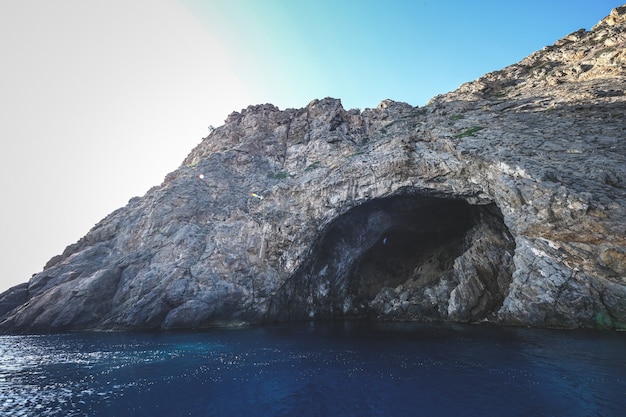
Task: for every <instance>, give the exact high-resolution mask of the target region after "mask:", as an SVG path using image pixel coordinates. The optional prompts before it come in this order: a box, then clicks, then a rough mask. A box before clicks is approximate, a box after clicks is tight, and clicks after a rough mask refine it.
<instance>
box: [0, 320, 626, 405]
mask: <svg viewBox="0 0 626 417" xmlns="http://www.w3.org/2000/svg"><path fill="white" fill-rule="evenodd" d="M625 354H626V333H611V332H596V331H578V330H576V331H571V330H536V329H525V328H502V327H494V326H487V325H475V326H471V325H442V324H406V323H404V324H397V323H396V324H394V323H387V324H371V323H362V322H326V323H297V324H281V325H271V326H259V327H249V328H242V329H212V330H206V331H202V332H166V333H68V334H58V335H43V336H0V416H3V417H4V416H29V417H30V416H63V417H66V416H120V417H130V416H149V417H159V416H164V417H165V416H167V417H176V416H299V417H305V416H325V417H326V416H342V417H345V416H360V417H363V416H481V417H484V416H569V417H572V416H585V417H588V416H624V415H626V357H625V356H626V355H625Z"/></svg>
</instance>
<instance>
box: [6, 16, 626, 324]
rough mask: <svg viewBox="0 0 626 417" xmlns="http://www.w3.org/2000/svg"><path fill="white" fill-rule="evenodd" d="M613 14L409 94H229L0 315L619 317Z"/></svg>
mask: <svg viewBox="0 0 626 417" xmlns="http://www.w3.org/2000/svg"><path fill="white" fill-rule="evenodd" d="M625 14H626V8H619V9H616V10H614V11H613V12H611V15H610V16H609V17H608V18H607V19H604V20H603V21H601V22H600V23H599V24H598V25H596V26H595V27H594V28H593V29H592V30H591V31H589V32H585V31H578V32H575V33H573V34H571V35H568V36H567V37H565V38H563V39H561V40H559V41H558V42H557V43H556V44H555V45H553V46H550V47H546V48H544V49H543V50H541V51H538V52H536V53H534V54H532V55H530V56H529V57H527V58H526V59H524V60H523V61H521V62H520V63H518V64H515V65H512V66H510V67H507V68H504V69H503V70H501V71H497V72H494V73H490V74H487V75H485V76H483V77H481V78H480V79H478V80H476V81H474V82H472V83H467V84H464V85H463V86H461V87H460V88H459V89H458V90H456V91H454V92H452V93H448V94H445V95H441V96H437V97H435V98H434V99H433V100H431V102H430V103H429V104H428V105H427V106H425V107H422V108H417V107H412V106H410V105H408V104H405V103H398V102H394V101H392V100H385V101H383V102H382V103H381V104H380V105H379V106H378V107H377V108H375V109H365V110H362V111H361V110H358V109H353V110H346V109H344V108H343V107H342V106H341V102H340V101H339V100H335V99H323V100H314V101H312V102H311V103H310V104H309V105H308V106H306V107H304V108H302V109H287V110H282V111H281V110H279V109H278V108H276V107H275V106H272V105H259V106H251V107H248V108H247V109H245V110H242V111H241V112H234V113H232V114H231V115H230V116H229V117H228V119H227V120H226V123H225V124H224V125H223V126H221V127H219V128H217V129H215V130H214V131H213V132H211V134H210V135H209V136H208V137H207V138H205V139H204V140H203V141H202V142H201V143H200V144H199V145H198V146H197V147H196V148H195V149H194V150H193V151H192V152H191V153H190V154H189V156H188V157H187V158H186V160H185V161H184V162H183V164H182V165H181V167H180V168H179V169H177V170H176V171H174V172H172V173H171V174H169V175H168V176H167V177H166V178H165V181H164V182H163V183H162V184H161V185H159V186H157V187H154V188H152V189H151V190H149V191H148V192H147V193H146V195H145V196H143V197H140V198H134V199H132V200H131V201H129V203H128V205H127V206H125V207H123V208H121V209H119V210H117V211H115V212H113V213H111V214H110V215H109V216H107V217H106V218H105V219H103V220H102V221H101V222H100V223H98V224H97V225H96V226H94V228H93V229H92V230H90V231H89V232H88V233H87V234H86V235H85V236H84V237H83V238H82V239H81V240H79V241H78V242H77V243H75V244H72V245H70V246H68V247H67V248H66V250H65V251H64V252H63V253H62V254H60V255H58V256H55V257H53V258H52V259H51V260H50V261H49V262H48V264H47V265H46V266H45V268H44V270H43V271H42V272H40V273H39V274H37V275H35V276H34V277H32V279H31V280H30V281H29V283H28V285H22V286H19V287H16V288H14V289H12V290H10V291H8V292H6V293H4V294H2V295H0V330H2V331H4V332H40V331H60V330H69V329H145V328H194V327H207V326H216V325H239V324H244V323H258V322H267V321H275V320H293V319H309V318H316V319H317V318H345V317H349V318H367V319H373V320H443V321H455V322H458V321H460V322H476V321H490V322H494V323H504V324H514V325H528V326H557V327H603V328H622V327H624V326H625V323H626V209H625V206H626V204H625V202H626V191H625V190H626V183H625V180H624V179H625V178H626V141H624V137H625V134H626V130H625V129H626V125H625V123H624V120H626V103H625V101H626V98H625V97H626V96H625V91H624V86H625V85H626V53H625V52H624V51H626V31H625V30H624V26H625V24H626V23H625V19H624V16H625Z"/></svg>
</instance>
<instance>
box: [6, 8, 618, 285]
mask: <svg viewBox="0 0 626 417" xmlns="http://www.w3.org/2000/svg"><path fill="white" fill-rule="evenodd" d="M619 5H620V2H619V1H608V0H586V1H580V0H579V1H575V0H570V1H564V0H544V1H535V0H525V1H523V2H519V1H518V2H506V1H488V0H476V1H469V0H468V1H465V0H463V1H428V0H427V1H423V0H422V1H393V0H388V1H382V0H379V1H370V0H358V1H357V0H335V1H329V0H317V1H299V0H229V1H226V0H223V1H206V0H204V1H202V0H160V1H157V0H108V1H83V0H55V1H48V0H2V1H0V51H2V60H3V65H2V66H0V91H2V94H1V95H0V114H1V116H0V117H2V120H1V123H0V135H1V136H2V141H1V142H0V169H1V170H2V171H1V172H0V174H1V175H0V187H2V190H3V198H2V205H0V251H1V252H2V262H1V263H0V291H2V290H4V289H6V288H8V287H9V286H12V285H15V284H18V283H20V282H25V281H27V280H28V279H29V278H30V276H31V274H32V273H35V272H39V271H40V270H41V269H42V267H43V265H44V264H45V262H47V260H48V259H50V258H51V257H52V256H54V255H56V254H59V253H61V252H62V251H63V249H64V248H65V246H66V245H68V244H70V243H73V242H75V241H76V240H78V239H79V238H80V237H82V236H83V235H84V234H85V233H86V232H87V231H88V230H89V229H90V228H91V227H92V226H93V225H94V224H95V223H97V222H98V221H99V220H100V219H101V218H103V217H104V216H105V215H106V214H108V213H110V212H111V211H113V210H115V209H116V208H119V207H121V206H123V205H125V204H126V202H127V201H128V200H129V199H130V198H131V197H133V196H136V195H143V194H144V193H145V192H146V191H147V190H148V189H149V188H150V187H151V186H153V185H158V184H159V183H160V182H161V181H162V179H163V177H164V176H165V175H166V174H167V173H168V172H170V171H173V170H174V169H176V168H177V167H178V166H179V164H180V162H181V161H182V160H183V158H184V157H185V156H186V155H187V153H188V152H189V151H190V150H191V149H192V148H193V146H195V145H196V144H197V143H198V142H199V141H200V140H201V138H202V137H203V136H206V134H207V133H208V130H207V126H208V125H215V126H217V125H220V124H222V122H223V120H224V119H225V117H226V116H227V115H228V114H229V113H230V112H231V111H233V110H240V109H242V108H244V107H246V106H247V105H249V104H258V103H268V102H269V103H274V104H276V105H278V106H279V107H280V108H286V107H303V106H305V105H306V104H307V103H308V102H309V101H311V100H312V99H314V98H323V97H327V96H331V97H337V98H341V99H342V101H343V103H344V106H345V107H346V108H354V107H357V108H361V109H362V108H366V107H375V106H376V105H377V104H378V102H380V101H381V100H383V99H386V98H391V99H395V100H400V101H406V102H408V103H410V104H413V105H423V104H425V103H426V102H427V101H428V100H429V99H430V98H431V97H433V96H434V95H437V94H440V93H445V92H447V91H450V90H453V89H455V88H457V87H458V86H459V85H460V84H462V83H464V82H466V81H471V80H473V79H475V78H477V77H479V76H481V75H482V74H484V73H486V72H489V71H493V70H497V69H500V68H502V67H504V66H506V65H509V64H512V63H514V62H517V61H519V60H520V59H522V58H523V57H524V56H526V55H528V54H529V53H531V52H533V51H535V50H538V49H540V48H542V47H543V46H545V45H549V44H552V43H554V41H556V40H557V39H559V38H561V37H563V36H565V35H567V34H569V33H571V32H573V31H575V30H578V29H580V28H586V29H590V28H591V27H592V26H593V25H594V24H596V23H597V22H598V21H599V20H600V19H601V18H603V17H604V16H606V15H607V14H608V13H609V12H610V10H611V9H612V8H614V7H617V6H619Z"/></svg>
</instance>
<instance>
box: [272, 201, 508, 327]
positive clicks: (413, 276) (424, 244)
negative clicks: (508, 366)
mask: <svg viewBox="0 0 626 417" xmlns="http://www.w3.org/2000/svg"><path fill="white" fill-rule="evenodd" d="M514 249H515V245H514V239H513V238H512V236H511V235H510V233H509V231H508V229H507V228H506V226H505V224H504V222H503V217H502V214H501V212H500V210H499V209H498V207H497V206H496V205H495V204H486V205H472V204H469V203H468V202H467V201H465V200H463V199H459V198H448V197H432V196H423V195H408V196H394V197H388V198H382V199H375V200H371V201H368V202H366V203H364V204H362V205H359V206H357V207H354V208H351V209H350V210H348V211H347V212H346V213H344V214H343V215H341V216H339V217H338V218H337V219H335V220H334V221H333V222H332V223H331V224H329V225H328V226H327V227H326V228H325V229H324V230H322V232H321V233H320V234H319V237H318V238H317V240H316V241H315V242H314V244H313V245H312V247H311V250H310V255H309V257H308V259H307V261H306V262H305V263H303V265H302V266H301V268H299V269H298V271H296V273H295V274H294V275H293V276H292V277H291V278H290V279H289V280H287V282H286V283H285V284H284V285H283V287H282V288H281V289H280V291H279V292H278V293H277V295H276V296H275V298H274V299H273V300H272V303H271V304H270V308H269V311H268V314H269V317H268V319H270V320H294V319H295V320H298V319H334V318H341V319H353V318H354V319H357V318H358V319H373V320H417V321H431V320H443V321H446V320H449V321H463V322H468V321H476V320H481V319H485V318H489V316H490V315H493V314H495V312H496V311H497V308H498V307H499V306H500V305H501V304H502V301H503V299H504V297H505V295H506V292H507V290H508V286H509V284H510V282H511V275H512V270H513V263H512V256H513V253H514Z"/></svg>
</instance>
